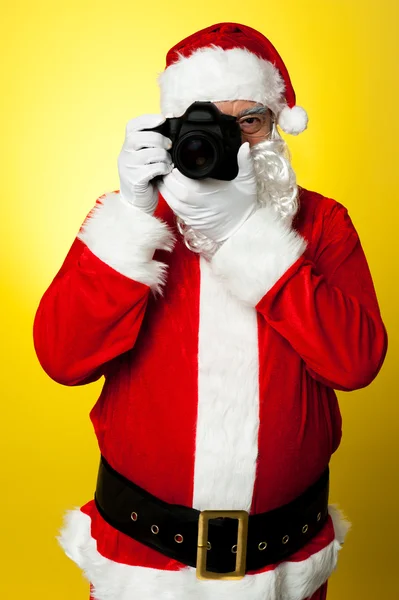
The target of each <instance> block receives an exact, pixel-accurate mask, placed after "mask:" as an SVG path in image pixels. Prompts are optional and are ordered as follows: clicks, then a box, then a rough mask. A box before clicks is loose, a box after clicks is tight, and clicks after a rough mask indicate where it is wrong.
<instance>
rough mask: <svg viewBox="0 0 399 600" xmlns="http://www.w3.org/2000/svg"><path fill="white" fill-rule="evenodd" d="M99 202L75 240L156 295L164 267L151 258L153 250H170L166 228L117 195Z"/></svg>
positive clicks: (163, 273)
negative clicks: (77, 239)
mask: <svg viewBox="0 0 399 600" xmlns="http://www.w3.org/2000/svg"><path fill="white" fill-rule="evenodd" d="M99 200H100V201H99V203H98V204H96V206H95V207H94V208H93V210H92V211H91V213H90V214H89V215H88V217H87V219H86V221H85V222H84V223H83V225H82V227H81V230H80V232H79V233H78V236H77V237H78V238H79V239H80V240H82V242H83V243H84V244H86V246H87V247H88V248H89V249H90V251H91V252H92V253H93V254H95V255H96V256H97V257H98V258H99V259H100V260H102V261H103V262H105V263H106V264H107V265H109V266H110V267H112V268H113V269H115V271H118V273H121V274H122V275H125V276H126V277H129V279H133V280H134V281H138V282H140V283H144V284H145V285H148V286H149V287H151V288H152V289H153V290H155V291H157V292H160V290H161V286H162V285H163V284H164V282H165V278H166V265H164V264H163V263H161V262H158V261H155V260H152V257H153V255H154V252H155V250H156V249H162V250H167V251H171V250H172V249H173V245H174V237H173V234H172V233H171V231H170V230H169V228H168V226H167V225H166V224H165V223H164V222H163V221H160V220H159V219H157V218H156V217H152V216H150V215H147V214H146V213H145V212H143V211H142V210H140V209H138V208H136V207H134V206H131V205H128V204H127V203H125V202H124V201H122V200H121V199H120V196H119V193H117V192H111V193H109V194H105V195H104V196H102V197H101V198H100V199H99Z"/></svg>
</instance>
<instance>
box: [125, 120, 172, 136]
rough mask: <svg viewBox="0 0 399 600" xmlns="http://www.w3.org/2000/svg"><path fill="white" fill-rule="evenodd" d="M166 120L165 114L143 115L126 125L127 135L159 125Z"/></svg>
mask: <svg viewBox="0 0 399 600" xmlns="http://www.w3.org/2000/svg"><path fill="white" fill-rule="evenodd" d="M165 121H166V119H165V117H164V116H163V115H141V116H140V117H135V118H134V119H131V120H130V121H129V122H128V123H127V125H126V137H127V136H128V135H130V134H131V133H132V132H134V131H142V130H143V129H152V128H153V127H158V125H162V123H164V122H165Z"/></svg>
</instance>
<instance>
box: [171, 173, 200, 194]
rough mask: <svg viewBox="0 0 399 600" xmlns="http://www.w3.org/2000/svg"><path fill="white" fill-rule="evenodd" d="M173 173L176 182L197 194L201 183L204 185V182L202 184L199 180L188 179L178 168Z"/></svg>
mask: <svg viewBox="0 0 399 600" xmlns="http://www.w3.org/2000/svg"><path fill="white" fill-rule="evenodd" d="M172 173H173V179H174V180H175V181H176V182H178V183H180V185H181V186H183V187H185V188H186V189H187V190H190V191H192V192H197V191H198V190H199V189H200V187H201V183H203V181H201V182H200V181H199V180H198V179H191V178H189V177H186V176H185V175H183V173H182V172H181V171H179V169H178V168H177V167H175V168H174V169H173V171H172Z"/></svg>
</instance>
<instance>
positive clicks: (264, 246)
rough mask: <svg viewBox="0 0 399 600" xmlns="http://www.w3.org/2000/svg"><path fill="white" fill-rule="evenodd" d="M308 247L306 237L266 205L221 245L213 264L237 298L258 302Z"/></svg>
mask: <svg viewBox="0 0 399 600" xmlns="http://www.w3.org/2000/svg"><path fill="white" fill-rule="evenodd" d="M305 248H306V242H305V240H304V239H303V238H302V237H301V236H300V235H299V234H298V233H297V232H296V231H295V230H293V229H291V226H290V225H289V224H288V223H285V222H283V221H282V220H281V218H280V217H279V216H278V215H277V214H276V212H275V211H274V210H273V208H272V207H270V206H266V207H264V208H260V209H259V210H258V211H257V212H256V213H255V214H253V215H252V216H251V217H250V218H249V219H248V220H247V221H246V222H245V223H244V225H242V227H241V228H240V229H239V230H238V231H237V232H236V233H235V234H234V235H232V236H231V238H229V239H228V240H227V241H226V242H225V243H224V244H223V245H222V246H221V248H220V250H218V251H217V252H216V254H215V255H214V257H213V259H212V261H211V265H212V269H213V271H214V273H215V274H216V275H218V276H219V277H220V278H221V279H222V280H223V281H224V282H225V285H226V286H227V287H228V288H229V289H230V291H231V292H232V293H233V294H234V295H235V296H236V297H237V298H239V299H240V300H241V301H242V302H244V303H245V304H249V305H250V306H256V305H257V304H258V302H259V301H260V300H261V299H262V298H263V296H264V295H265V294H266V293H267V292H268V291H269V290H270V289H271V288H272V287H273V285H274V284H275V283H276V282H277V281H278V280H279V279H280V277H281V276H282V275H283V274H284V273H285V272H286V271H287V269H288V268H289V267H290V266H291V265H293V264H294V263H295V262H296V261H297V260H298V258H299V257H300V256H301V255H302V254H303V252H304V251H305Z"/></svg>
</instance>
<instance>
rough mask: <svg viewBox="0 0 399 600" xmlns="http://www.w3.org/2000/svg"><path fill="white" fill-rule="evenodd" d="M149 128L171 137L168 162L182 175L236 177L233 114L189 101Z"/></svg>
mask: <svg viewBox="0 0 399 600" xmlns="http://www.w3.org/2000/svg"><path fill="white" fill-rule="evenodd" d="M151 131H157V132H158V133H161V134H162V135H164V136H166V137H168V138H170V139H171V140H172V148H171V149H170V150H169V152H170V154H171V156H172V162H173V164H174V165H175V167H176V168H177V169H178V170H179V171H180V172H181V173H182V174H183V175H185V176H186V177H190V179H205V178H206V177H212V178H214V179H221V180H224V181H231V180H232V179H234V178H235V177H237V175H238V162H237V154H238V150H239V148H240V146H241V144H242V139H241V129H240V126H239V125H238V123H237V119H236V118H235V117H232V116H231V115H225V114H223V113H222V112H220V110H219V109H218V108H217V106H215V105H214V104H213V103H212V102H193V104H191V106H189V107H188V109H187V110H186V112H185V113H184V115H182V116H181V117H176V118H169V119H166V121H165V122H164V123H162V125H159V126H158V127H154V128H153V129H151Z"/></svg>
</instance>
